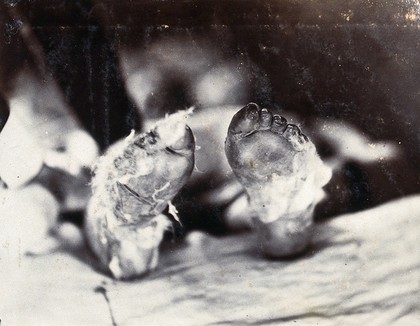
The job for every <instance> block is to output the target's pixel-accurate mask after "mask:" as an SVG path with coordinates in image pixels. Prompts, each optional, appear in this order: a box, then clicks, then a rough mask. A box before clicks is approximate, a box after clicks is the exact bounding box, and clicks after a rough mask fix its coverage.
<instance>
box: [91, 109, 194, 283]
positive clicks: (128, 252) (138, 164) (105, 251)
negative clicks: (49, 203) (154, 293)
mask: <svg viewBox="0 0 420 326" xmlns="http://www.w3.org/2000/svg"><path fill="white" fill-rule="evenodd" d="M186 115H188V112H184V111H182V112H178V113H175V114H173V115H171V116H169V117H167V118H165V119H162V120H161V121H159V122H158V123H157V124H156V126H155V127H154V128H153V129H152V130H151V131H149V132H147V133H143V134H135V133H134V132H132V134H130V135H129V136H128V137H127V138H126V139H124V140H122V141H120V142H118V143H116V144H114V145H113V146H111V147H110V148H109V149H108V151H107V152H106V153H105V154H104V155H103V156H102V157H101V158H100V159H99V160H98V162H97V164H96V166H95V168H94V177H93V180H92V198H91V200H90V201H89V204H88V207H87V212H86V225H85V228H86V235H87V238H88V242H89V244H90V247H91V248H92V250H93V251H94V253H95V254H96V255H97V257H98V258H99V261H100V263H101V265H102V267H103V268H104V269H106V270H107V271H108V272H110V273H111V274H112V275H113V277H115V278H117V279H128V278H133V277H137V276H140V275H142V274H144V273H146V272H148V271H150V270H152V269H154V268H155V267H156V266H157V263H158V255H159V251H158V247H159V244H160V242H161V240H162V237H163V234H164V232H165V230H166V229H168V227H169V226H170V224H171V223H170V220H169V219H168V218H167V217H166V216H164V215H163V214H162V211H163V210H164V209H165V208H166V207H167V206H168V205H169V204H170V201H171V200H172V199H173V197H174V196H175V195H176V194H177V193H178V191H179V190H180V189H181V188H182V187H183V185H184V184H185V183H186V181H187V180H188V178H189V176H190V175H191V172H192V170H193V167H194V150H195V141H194V137H193V134H192V131H191V129H190V128H189V127H188V126H187V125H186V123H185V120H186V119H185V117H186Z"/></svg>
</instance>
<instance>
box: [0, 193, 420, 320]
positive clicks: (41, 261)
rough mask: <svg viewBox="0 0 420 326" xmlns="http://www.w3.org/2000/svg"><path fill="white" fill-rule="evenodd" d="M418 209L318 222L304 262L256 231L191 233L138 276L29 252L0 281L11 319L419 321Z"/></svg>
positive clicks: (70, 256) (80, 254) (407, 204)
mask: <svg viewBox="0 0 420 326" xmlns="http://www.w3.org/2000/svg"><path fill="white" fill-rule="evenodd" d="M419 212H420V197H419V196H416V197H411V198H406V199H403V200H399V201H395V202H390V203H388V204H386V205H383V206H381V207H377V208H375V209H371V210H367V211H364V212H361V213H358V214H350V215H345V216H342V217H340V218H337V219H334V220H332V221H330V222H328V223H326V224H322V225H317V226H316V232H315V237H314V242H313V246H312V248H311V251H310V253H308V254H307V255H305V256H303V257H300V258H299V259H296V260H285V261H268V260H266V259H263V258H262V257H261V256H260V255H259V248H258V243H255V242H253V240H254V237H253V236H252V235H250V234H242V235H236V236H230V237H225V238H212V237H208V236H206V235H204V234H197V233H196V234H195V235H194V234H191V236H190V237H189V239H188V240H189V241H186V242H185V244H183V245H179V246H177V247H169V248H167V249H166V250H164V251H163V253H162V255H161V263H160V265H159V268H158V269H157V270H156V271H155V272H154V273H153V274H150V275H148V276H145V277H144V278H143V279H141V280H138V281H136V282H120V281H113V280H112V279H110V278H108V277H106V276H104V275H102V274H100V273H98V272H97V271H95V270H94V269H93V268H92V266H94V260H93V259H92V257H91V256H90V255H88V254H87V253H86V250H85V249H81V250H79V251H72V252H56V253H54V254H51V255H48V256H41V257H27V256H22V257H21V259H20V265H19V267H18V268H16V269H15V273H9V274H8V275H5V278H2V280H9V279H10V278H11V277H13V282H6V281H3V282H2V296H1V298H0V307H1V311H2V316H1V318H2V321H3V322H5V321H7V324H13V325H35V324H36V325H108V324H109V325H111V324H114V325H131V324H133V325H134V324H136V325H138V324H145V325H148V324H154V325H159V324H160V325H166V324H168V323H169V324H179V325H226V324H235V325H239V324H240V325H250V324H251V325H255V324H273V325H274V324H280V323H281V324H282V325H283V324H284V325H289V324H290V325H296V323H298V324H299V323H301V324H311V325H316V324H320V325H354V324H365V325H366V324H370V325H390V324H398V325H416V324H417V322H418V316H419V313H420V312H419V308H418V291H419V284H418V279H419V277H420V259H419V255H418V250H417V248H418V238H419V236H420V234H419V228H418V227H417V226H418V225H419V223H420V214H419ZM175 249H176V250H175ZM1 263H2V262H1V261H0V264H1ZM1 270H3V269H0V272H1ZM45 289H48V291H45ZM180 311H182V313H180ZM34 312H36V313H34Z"/></svg>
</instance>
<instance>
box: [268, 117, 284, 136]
mask: <svg viewBox="0 0 420 326" xmlns="http://www.w3.org/2000/svg"><path fill="white" fill-rule="evenodd" d="M286 128H287V120H286V118H284V117H282V116H279V115H277V114H275V115H274V116H273V123H272V125H271V131H272V132H275V133H278V134H282V133H283V132H284V131H285V130H286Z"/></svg>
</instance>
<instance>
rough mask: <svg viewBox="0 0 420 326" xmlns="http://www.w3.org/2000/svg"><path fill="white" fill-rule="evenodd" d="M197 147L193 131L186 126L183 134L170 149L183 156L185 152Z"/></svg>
mask: <svg viewBox="0 0 420 326" xmlns="http://www.w3.org/2000/svg"><path fill="white" fill-rule="evenodd" d="M194 147H195V140H194V135H193V133H192V130H191V128H190V127H189V126H187V125H186V126H185V128H183V130H182V132H181V133H180V134H179V136H178V139H176V140H175V141H173V142H172V143H171V144H170V146H168V148H169V149H170V150H172V151H175V152H176V153H178V154H183V153H184V152H188V153H189V152H190V151H192V150H193V149H194Z"/></svg>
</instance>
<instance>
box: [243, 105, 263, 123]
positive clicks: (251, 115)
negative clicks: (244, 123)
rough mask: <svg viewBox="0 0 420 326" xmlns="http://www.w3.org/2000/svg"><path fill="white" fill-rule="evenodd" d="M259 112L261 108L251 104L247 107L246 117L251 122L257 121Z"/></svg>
mask: <svg viewBox="0 0 420 326" xmlns="http://www.w3.org/2000/svg"><path fill="white" fill-rule="evenodd" d="M259 111H260V108H259V106H258V105H257V104H255V103H249V104H248V105H247V106H246V117H247V118H248V119H250V120H257V119H258V112H259Z"/></svg>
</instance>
